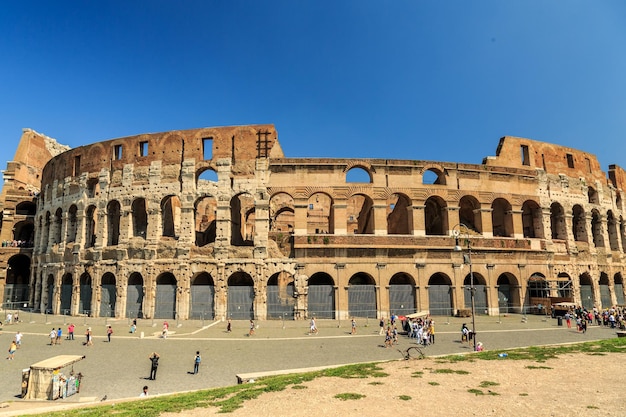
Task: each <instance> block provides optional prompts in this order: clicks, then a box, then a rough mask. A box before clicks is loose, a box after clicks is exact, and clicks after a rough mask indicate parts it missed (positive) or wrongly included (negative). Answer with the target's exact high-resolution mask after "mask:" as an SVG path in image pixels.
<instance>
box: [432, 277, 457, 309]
mask: <svg viewBox="0 0 626 417" xmlns="http://www.w3.org/2000/svg"><path fill="white" fill-rule="evenodd" d="M428 300H429V302H428V305H429V310H430V314H431V315H433V316H451V315H452V313H453V311H452V306H453V302H452V281H451V280H450V277H448V276H447V275H446V274H444V273H442V272H437V273H434V274H433V275H431V276H430V278H429V279H428Z"/></svg>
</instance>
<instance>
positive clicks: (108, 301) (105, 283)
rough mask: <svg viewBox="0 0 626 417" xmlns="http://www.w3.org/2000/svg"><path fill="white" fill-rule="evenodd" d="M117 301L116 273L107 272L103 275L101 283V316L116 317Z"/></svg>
mask: <svg viewBox="0 0 626 417" xmlns="http://www.w3.org/2000/svg"><path fill="white" fill-rule="evenodd" d="M116 302H117V293H116V291H115V275H113V274H112V273H111V272H107V273H105V274H104V275H102V283H101V284H100V317H114V316H115V303H116Z"/></svg>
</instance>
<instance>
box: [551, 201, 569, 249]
mask: <svg viewBox="0 0 626 417" xmlns="http://www.w3.org/2000/svg"><path fill="white" fill-rule="evenodd" d="M550 229H551V232H552V239H556V240H567V229H566V227H565V210H563V206H562V205H561V204H559V203H557V202H554V203H552V205H551V206H550Z"/></svg>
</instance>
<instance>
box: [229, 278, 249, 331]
mask: <svg viewBox="0 0 626 417" xmlns="http://www.w3.org/2000/svg"><path fill="white" fill-rule="evenodd" d="M228 317H229V318H231V319H234V320H251V319H254V281H253V280H252V277H251V276H250V275H248V274H246V273H245V272H235V273H234V274H232V275H231V276H230V278H228Z"/></svg>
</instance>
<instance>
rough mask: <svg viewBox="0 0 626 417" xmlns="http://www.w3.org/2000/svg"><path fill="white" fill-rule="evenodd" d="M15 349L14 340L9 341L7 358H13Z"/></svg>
mask: <svg viewBox="0 0 626 417" xmlns="http://www.w3.org/2000/svg"><path fill="white" fill-rule="evenodd" d="M16 350H17V344H16V343H15V340H13V341H12V342H11V346H9V356H8V357H7V359H8V360H10V361H12V360H13V358H14V357H15V351H16Z"/></svg>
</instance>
